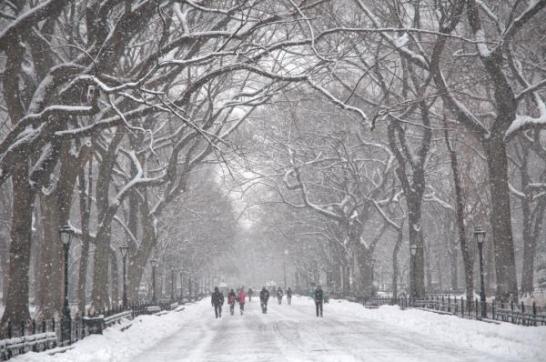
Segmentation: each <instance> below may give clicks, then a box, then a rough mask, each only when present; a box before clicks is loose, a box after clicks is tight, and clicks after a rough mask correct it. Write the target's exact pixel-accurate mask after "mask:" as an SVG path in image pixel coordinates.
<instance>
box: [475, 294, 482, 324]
mask: <svg viewBox="0 0 546 362" xmlns="http://www.w3.org/2000/svg"><path fill="white" fill-rule="evenodd" d="M479 305H480V304H479V302H478V298H476V300H475V301H474V309H476V319H481V318H480V314H479V313H480V310H479V309H480V307H479Z"/></svg>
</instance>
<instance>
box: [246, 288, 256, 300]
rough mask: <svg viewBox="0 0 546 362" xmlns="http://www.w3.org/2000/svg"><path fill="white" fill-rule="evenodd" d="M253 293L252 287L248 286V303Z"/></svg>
mask: <svg viewBox="0 0 546 362" xmlns="http://www.w3.org/2000/svg"><path fill="white" fill-rule="evenodd" d="M253 293H254V291H253V290H252V288H248V293H247V294H248V302H249V303H250V302H251V301H252V294H253Z"/></svg>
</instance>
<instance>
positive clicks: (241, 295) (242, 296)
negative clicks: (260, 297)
mask: <svg viewBox="0 0 546 362" xmlns="http://www.w3.org/2000/svg"><path fill="white" fill-rule="evenodd" d="M238 299H239V310H240V311H241V315H243V311H244V310H245V300H246V293H245V287H241V289H239V298H238Z"/></svg>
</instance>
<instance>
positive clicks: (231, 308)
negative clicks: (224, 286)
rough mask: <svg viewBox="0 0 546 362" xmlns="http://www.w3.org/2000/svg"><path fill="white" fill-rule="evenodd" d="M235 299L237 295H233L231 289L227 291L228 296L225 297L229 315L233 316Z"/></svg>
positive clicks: (233, 292)
mask: <svg viewBox="0 0 546 362" xmlns="http://www.w3.org/2000/svg"><path fill="white" fill-rule="evenodd" d="M236 298H237V295H236V294H235V291H234V290H233V289H231V290H230V291H229V294H228V296H227V302H228V304H229V314H231V315H233V312H235V299H236Z"/></svg>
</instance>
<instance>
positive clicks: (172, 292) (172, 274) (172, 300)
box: [171, 268, 175, 303]
mask: <svg viewBox="0 0 546 362" xmlns="http://www.w3.org/2000/svg"><path fill="white" fill-rule="evenodd" d="M174 279H175V276H174V268H171V303H173V302H174Z"/></svg>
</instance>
